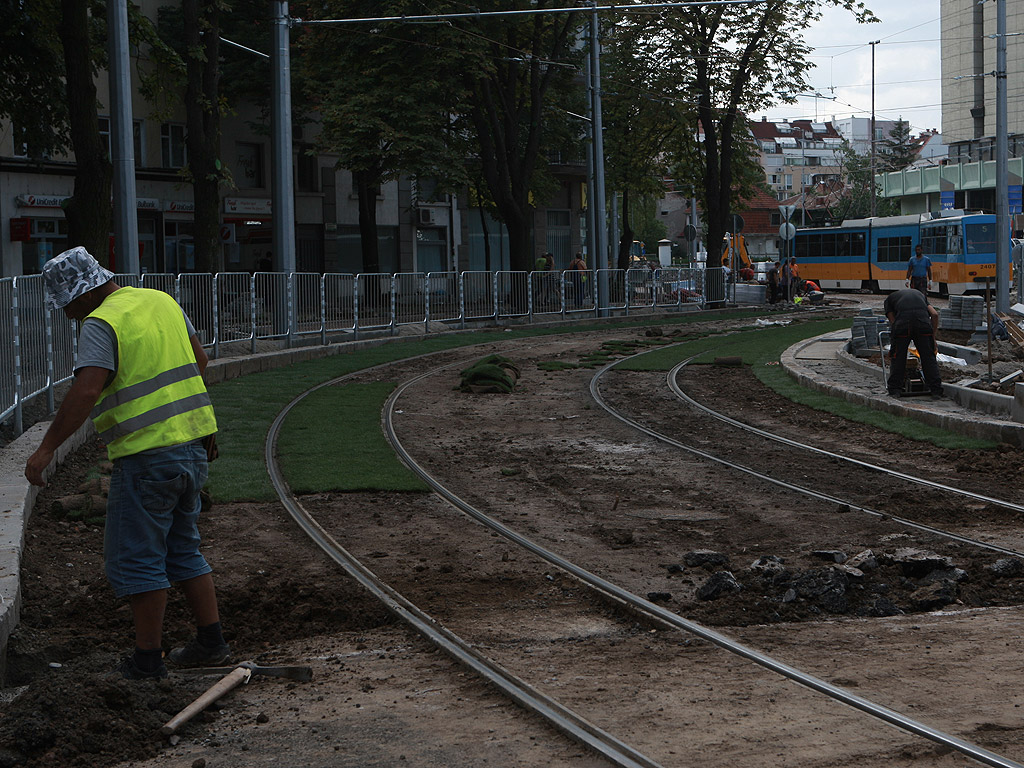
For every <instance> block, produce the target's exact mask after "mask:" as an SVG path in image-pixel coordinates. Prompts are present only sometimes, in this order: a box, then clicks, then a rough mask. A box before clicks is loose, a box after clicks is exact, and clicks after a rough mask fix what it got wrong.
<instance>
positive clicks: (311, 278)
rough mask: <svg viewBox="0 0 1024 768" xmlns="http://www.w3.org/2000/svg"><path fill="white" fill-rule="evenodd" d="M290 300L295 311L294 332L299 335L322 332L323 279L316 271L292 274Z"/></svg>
mask: <svg viewBox="0 0 1024 768" xmlns="http://www.w3.org/2000/svg"><path fill="white" fill-rule="evenodd" d="M292 301H293V303H294V311H295V333H296V335H299V336H306V335H312V334H314V333H319V334H322V333H323V331H324V322H323V281H322V280H321V279H320V275H319V274H318V273H316V272H296V273H294V274H293V275H292Z"/></svg>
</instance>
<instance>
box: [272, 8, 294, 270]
mask: <svg viewBox="0 0 1024 768" xmlns="http://www.w3.org/2000/svg"><path fill="white" fill-rule="evenodd" d="M271 2H272V3H273V6H274V7H273V17H274V50H273V56H272V57H271V58H272V61H271V67H272V69H273V94H272V102H273V103H272V110H273V112H272V116H271V130H272V133H273V148H274V161H273V171H274V174H273V184H274V189H273V193H272V195H271V204H272V206H273V217H274V219H273V221H274V237H273V239H274V256H273V258H274V271H276V272H285V273H290V272H294V271H295V194H294V182H293V179H292V86H291V57H290V52H289V49H288V46H289V31H290V29H291V19H290V18H289V17H288V2H287V0H271Z"/></svg>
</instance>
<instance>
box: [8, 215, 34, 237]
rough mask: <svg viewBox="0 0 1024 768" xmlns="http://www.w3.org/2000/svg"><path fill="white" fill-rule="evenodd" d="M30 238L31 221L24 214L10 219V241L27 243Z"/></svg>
mask: <svg viewBox="0 0 1024 768" xmlns="http://www.w3.org/2000/svg"><path fill="white" fill-rule="evenodd" d="M31 239H32V221H31V220H30V219H28V218H27V217H25V216H21V217H18V218H12V219H11V242H12V243H27V242H28V241H29V240H31Z"/></svg>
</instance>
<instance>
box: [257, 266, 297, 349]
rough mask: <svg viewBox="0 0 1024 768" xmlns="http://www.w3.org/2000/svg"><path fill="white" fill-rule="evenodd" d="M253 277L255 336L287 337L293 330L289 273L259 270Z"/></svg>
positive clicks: (258, 337) (260, 337)
mask: <svg viewBox="0 0 1024 768" xmlns="http://www.w3.org/2000/svg"><path fill="white" fill-rule="evenodd" d="M253 278H254V280H253V285H254V286H255V289H254V291H253V298H252V317H253V331H254V338H255V339H283V338H286V337H287V336H288V335H289V334H290V333H291V331H292V326H291V308H290V306H289V305H290V297H291V292H290V291H289V284H290V281H289V279H288V278H289V275H288V274H286V273H284V272H257V273H256V274H255V275H253Z"/></svg>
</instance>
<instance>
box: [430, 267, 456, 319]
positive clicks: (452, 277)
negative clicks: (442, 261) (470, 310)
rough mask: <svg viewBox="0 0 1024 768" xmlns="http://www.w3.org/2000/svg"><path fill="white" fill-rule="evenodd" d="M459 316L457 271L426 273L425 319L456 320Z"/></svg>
mask: <svg viewBox="0 0 1024 768" xmlns="http://www.w3.org/2000/svg"><path fill="white" fill-rule="evenodd" d="M461 316H462V313H461V310H460V309H459V273H458V272H430V273H429V274H428V275H427V319H428V320H438V321H443V320H458V319H459V318H460V317H461Z"/></svg>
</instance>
